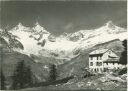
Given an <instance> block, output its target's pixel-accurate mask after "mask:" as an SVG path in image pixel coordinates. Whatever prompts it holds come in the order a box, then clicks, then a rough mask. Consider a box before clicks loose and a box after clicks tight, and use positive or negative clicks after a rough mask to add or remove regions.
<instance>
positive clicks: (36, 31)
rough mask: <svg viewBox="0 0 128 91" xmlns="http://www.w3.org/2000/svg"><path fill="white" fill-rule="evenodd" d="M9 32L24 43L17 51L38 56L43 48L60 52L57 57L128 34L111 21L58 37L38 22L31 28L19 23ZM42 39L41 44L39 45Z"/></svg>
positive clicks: (64, 56)
mask: <svg viewBox="0 0 128 91" xmlns="http://www.w3.org/2000/svg"><path fill="white" fill-rule="evenodd" d="M10 32H11V33H12V34H14V35H16V36H18V37H19V41H20V42H21V43H22V44H23V45H24V50H23V51H21V50H18V51H20V52H22V53H25V54H27V55H30V54H34V55H37V56H38V55H40V54H41V55H43V54H44V53H43V52H44V50H45V52H47V51H49V53H50V52H53V53H56V54H60V55H59V58H67V57H68V58H72V57H73V51H74V50H76V49H81V50H85V49H88V48H91V47H93V46H95V45H97V44H100V43H105V42H109V41H111V40H114V39H120V40H121V41H123V40H124V39H127V36H128V34H127V31H126V29H124V28H120V27H118V26H116V25H114V24H113V23H112V22H111V21H109V22H107V23H106V24H104V25H103V26H101V27H100V28H97V29H93V30H80V31H78V32H75V33H69V34H68V33H65V35H60V36H59V37H55V36H53V35H52V34H51V33H50V32H48V31H46V30H45V28H43V27H42V26H40V25H39V23H36V24H35V26H34V27H32V28H30V27H25V26H23V25H22V24H21V23H19V24H18V25H17V26H16V27H14V28H12V29H11V30H10ZM71 38H74V39H76V38H77V39H76V41H72V40H70V39H71ZM44 40H45V42H44V44H43V46H41V45H39V43H42V42H43V41H44ZM52 40H53V41H52ZM41 52H42V53H41ZM62 52H64V53H62ZM61 54H62V55H61ZM48 55H50V54H48ZM44 56H45V54H44ZM74 57H75V55H74Z"/></svg>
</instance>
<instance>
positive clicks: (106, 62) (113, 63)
mask: <svg viewBox="0 0 128 91" xmlns="http://www.w3.org/2000/svg"><path fill="white" fill-rule="evenodd" d="M121 67H122V65H121V64H119V56H117V55H116V53H115V52H114V51H112V50H111V49H98V50H95V51H92V52H91V53H89V70H90V71H93V72H97V73H102V72H104V71H106V70H108V69H114V68H115V69H120V68H121Z"/></svg>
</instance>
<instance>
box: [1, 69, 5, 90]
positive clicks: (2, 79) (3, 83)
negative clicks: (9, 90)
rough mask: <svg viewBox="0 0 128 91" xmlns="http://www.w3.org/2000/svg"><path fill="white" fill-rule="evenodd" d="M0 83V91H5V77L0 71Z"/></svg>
mask: <svg viewBox="0 0 128 91" xmlns="http://www.w3.org/2000/svg"><path fill="white" fill-rule="evenodd" d="M0 79H1V80H0V81H1V90H5V89H6V87H5V86H6V85H5V76H4V74H3V71H2V70H1V75H0Z"/></svg>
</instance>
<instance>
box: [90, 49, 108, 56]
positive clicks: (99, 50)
mask: <svg viewBox="0 0 128 91" xmlns="http://www.w3.org/2000/svg"><path fill="white" fill-rule="evenodd" d="M108 50H109V49H98V50H95V51H92V52H91V53H89V54H90V55H93V54H103V53H105V52H106V51H108Z"/></svg>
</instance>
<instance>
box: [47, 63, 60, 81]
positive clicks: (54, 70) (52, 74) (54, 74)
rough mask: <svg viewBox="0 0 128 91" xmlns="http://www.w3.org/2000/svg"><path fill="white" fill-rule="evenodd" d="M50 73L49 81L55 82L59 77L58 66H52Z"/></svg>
mask: <svg viewBox="0 0 128 91" xmlns="http://www.w3.org/2000/svg"><path fill="white" fill-rule="evenodd" d="M49 69H50V71H49V81H51V82H52V81H55V80H56V79H57V77H58V74H57V68H56V65H54V64H52V65H50V68H49Z"/></svg>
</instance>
